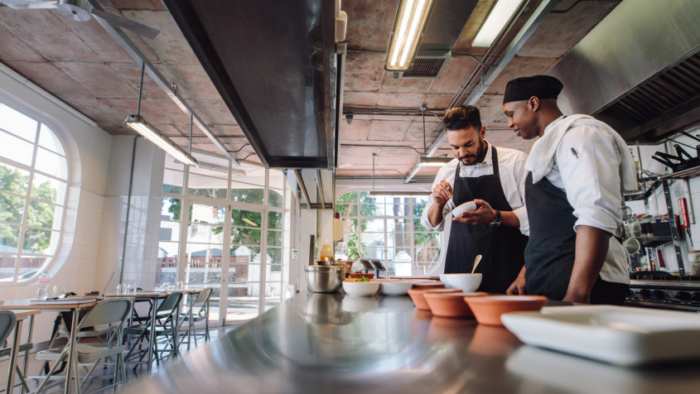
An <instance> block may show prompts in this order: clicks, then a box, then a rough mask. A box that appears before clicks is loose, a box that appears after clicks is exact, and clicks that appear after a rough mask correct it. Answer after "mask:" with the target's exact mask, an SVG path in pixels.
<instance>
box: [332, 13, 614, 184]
mask: <svg viewBox="0 0 700 394" xmlns="http://www.w3.org/2000/svg"><path fill="white" fill-rule="evenodd" d="M494 2H495V1H494V0H479V2H478V3H477V6H476V8H475V10H474V12H473V13H472V15H471V16H470V18H469V20H468V21H467V24H466V25H465V26H464V29H463V30H462V33H461V34H460V36H459V39H458V40H457V42H456V44H455V46H454V48H453V49H452V57H451V59H449V60H448V62H447V64H446V66H445V67H446V68H445V69H444V70H443V72H442V74H441V75H440V77H439V78H437V79H395V78H394V77H393V73H389V72H386V71H384V68H383V62H384V58H385V53H386V50H387V45H388V41H389V36H390V34H391V28H392V26H393V18H394V13H395V12H396V5H395V2H392V1H373V0H345V1H343V9H344V10H345V11H346V12H347V14H348V32H347V40H346V42H347V43H348V51H349V52H348V56H347V63H346V73H345V90H344V110H345V111H346V112H347V111H348V110H350V109H351V108H360V109H410V110H413V111H419V108H420V106H421V104H425V105H426V106H427V107H428V109H432V110H444V109H446V108H447V107H448V106H449V105H450V103H452V101H453V100H454V99H455V96H456V94H457V92H458V91H459V89H460V87H461V86H462V85H463V84H464V83H465V82H466V81H467V79H468V78H469V76H470V75H471V74H472V72H473V71H474V69H475V68H476V66H477V64H476V62H475V61H474V60H473V59H471V58H470V57H467V56H465V55H474V56H479V57H480V56H482V55H483V54H484V49H483V48H472V46H471V41H472V39H473V38H474V36H475V35H476V33H477V32H478V30H479V27H480V26H481V24H482V23H483V21H484V19H485V17H486V15H487V14H488V12H489V10H490V9H491V7H492V5H493V4H494ZM530 3H531V5H530V8H531V9H534V8H535V7H536V5H537V3H539V1H536V0H535V1H531V2H530ZM573 3H574V1H573V0H563V1H561V2H560V4H559V5H557V7H556V8H555V10H565V9H567V8H569V6H571V5H572V4H573ZM617 4H618V2H617V1H585V2H581V3H579V4H577V5H576V6H575V7H574V8H573V9H572V10H571V11H569V12H567V13H552V14H550V15H548V16H547V17H546V19H545V20H544V22H543V23H542V24H541V25H540V27H539V28H538V30H537V31H536V32H535V33H534V35H533V36H532V37H531V38H530V40H529V41H528V42H527V43H526V44H525V46H524V47H523V48H522V49H521V50H520V51H519V52H518V54H517V56H516V57H515V58H514V59H513V60H512V61H511V62H510V64H509V65H508V66H507V67H506V69H505V70H504V71H503V72H502V73H501V75H500V76H499V78H498V79H497V80H496V82H495V83H493V84H492V85H491V86H490V87H489V88H488V90H487V91H486V93H485V94H484V95H483V96H482V97H481V99H480V100H479V101H478V103H477V107H479V109H480V111H481V117H482V122H483V123H484V124H485V126H486V128H487V132H486V138H487V139H488V140H489V141H491V142H492V143H494V144H495V145H498V146H505V147H509V148H514V149H519V150H522V151H525V152H529V150H530V147H531V143H530V142H526V141H524V140H522V139H520V138H518V137H516V136H515V135H514V134H513V133H512V132H511V131H510V130H508V124H507V120H506V118H505V116H504V115H503V113H502V101H503V91H504V88H505V85H506V83H507V82H508V81H509V80H511V79H513V78H518V77H522V76H528V75H534V74H542V73H546V72H547V71H548V70H549V69H550V68H551V67H552V66H553V65H554V64H556V62H557V61H558V60H559V59H561V58H562V57H563V56H564V55H565V54H566V53H568V52H569V50H570V49H571V48H572V47H573V46H574V45H575V44H576V43H578V42H579V41H580V40H581V39H582V38H583V37H584V36H585V35H586V34H587V33H588V32H589V31H590V30H591V29H592V28H593V27H594V26H595V25H597V24H598V22H600V21H601V20H602V19H603V18H604V17H605V16H606V15H607V14H608V13H609V12H610V11H612V9H613V8H614V7H615V6H616V5H617ZM526 18H527V13H525V15H523V16H522V17H521V19H522V21H519V22H520V23H522V22H523V21H524V20H525V19H526ZM516 28H517V26H516ZM496 59H497V58H496V57H493V58H489V59H488V60H487V62H492V61H495V60H496ZM468 93H469V91H467V95H468ZM465 97H466V95H465ZM363 112H365V113H366V112H367V111H363ZM377 112H379V111H377ZM441 130H442V127H441V122H439V121H438V119H436V118H435V117H433V116H429V117H426V137H427V143H428V145H429V144H430V143H431V142H432V141H433V140H434V139H435V138H436V136H437V135H438V134H439V133H440V131H441ZM340 139H341V150H340V155H339V168H338V172H337V174H338V176H339V177H362V176H371V175H372V154H373V153H374V154H377V157H376V159H375V160H376V161H375V167H376V170H375V174H376V175H377V176H400V175H406V174H407V173H408V172H409V171H410V170H411V169H412V168H413V166H414V165H415V164H416V163H417V162H418V158H419V156H420V153H419V152H422V150H423V127H422V120H421V117H420V116H386V115H364V116H359V115H354V116H353V122H352V123H351V124H350V125H348V124H347V123H346V122H342V123H341V130H340ZM357 145H367V147H358V146H357ZM387 145H390V146H392V147H391V148H387V147H386V146H387ZM396 145H403V146H405V148H396V147H395V146H396ZM443 155H444V156H447V157H452V152H451V150H450V149H449V146H448V144H447V142H445V143H444V144H443V145H442V146H441V149H439V150H438V152H437V153H436V155H435V156H443ZM437 170H438V168H436V167H425V168H423V169H421V171H420V172H419V173H418V176H428V175H434V174H435V173H437Z"/></svg>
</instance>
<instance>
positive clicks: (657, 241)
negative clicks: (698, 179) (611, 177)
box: [623, 166, 700, 276]
mask: <svg viewBox="0 0 700 394" xmlns="http://www.w3.org/2000/svg"><path fill="white" fill-rule="evenodd" d="M690 174H693V175H690ZM697 175H700V166H698V167H693V168H689V169H686V170H683V171H679V172H676V173H672V174H668V175H664V176H662V177H658V178H646V179H642V181H645V182H652V184H651V185H650V186H649V187H648V188H647V187H644V190H643V191H642V192H639V193H630V194H625V195H623V197H624V200H625V201H645V203H646V201H647V199H648V198H649V196H651V194H652V193H654V191H655V190H656V188H658V187H659V186H662V187H663V190H664V198H665V200H666V209H667V210H668V224H669V227H670V228H671V236H670V237H647V238H640V239H639V242H640V244H642V245H643V246H650V247H654V246H661V245H664V244H667V243H670V242H673V249H674V251H675V253H676V261H677V262H678V273H679V274H680V275H681V276H684V275H685V266H684V261H683V253H682V251H681V241H680V237H679V235H678V227H677V226H676V220H675V214H674V211H673V200H672V199H671V189H670V182H669V180H674V179H686V178H689V177H693V176H697ZM645 243H646V245H645Z"/></svg>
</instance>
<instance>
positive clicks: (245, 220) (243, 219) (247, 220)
mask: <svg viewBox="0 0 700 394" xmlns="http://www.w3.org/2000/svg"><path fill="white" fill-rule="evenodd" d="M241 220H242V221H244V222H246V223H248V224H250V225H251V226H253V227H258V225H257V223H255V222H254V221H252V220H250V219H248V218H242V219H241Z"/></svg>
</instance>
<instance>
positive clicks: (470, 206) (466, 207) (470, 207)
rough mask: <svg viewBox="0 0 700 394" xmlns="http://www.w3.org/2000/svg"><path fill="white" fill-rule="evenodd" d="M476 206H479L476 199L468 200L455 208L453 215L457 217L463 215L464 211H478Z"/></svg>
mask: <svg viewBox="0 0 700 394" xmlns="http://www.w3.org/2000/svg"><path fill="white" fill-rule="evenodd" d="M476 208H477V206H476V203H475V202H474V201H467V202H465V203H464V204H462V205H460V206H458V207H457V208H455V209H453V210H452V216H454V217H456V218H457V217H460V216H462V213H463V212H469V211H476Z"/></svg>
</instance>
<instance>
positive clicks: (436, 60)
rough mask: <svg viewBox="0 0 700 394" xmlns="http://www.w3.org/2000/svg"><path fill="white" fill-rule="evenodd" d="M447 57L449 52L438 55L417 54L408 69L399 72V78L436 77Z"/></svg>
mask: <svg viewBox="0 0 700 394" xmlns="http://www.w3.org/2000/svg"><path fill="white" fill-rule="evenodd" d="M449 58H450V52H447V54H445V55H444V56H439V57H438V56H435V57H422V56H420V54H419V55H418V57H416V59H415V60H414V61H413V63H412V64H411V67H410V68H409V69H408V70H406V71H404V72H401V73H399V78H437V77H438V76H440V72H442V69H443V68H444V67H445V64H446V63H447V60H448V59H449Z"/></svg>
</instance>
